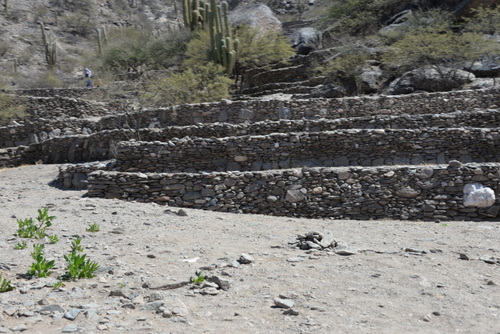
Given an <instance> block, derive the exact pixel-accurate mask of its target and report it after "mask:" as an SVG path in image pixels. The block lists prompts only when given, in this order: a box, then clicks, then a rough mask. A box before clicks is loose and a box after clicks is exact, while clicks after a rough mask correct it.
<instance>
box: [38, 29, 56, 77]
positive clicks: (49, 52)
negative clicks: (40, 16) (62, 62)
mask: <svg viewBox="0 0 500 334" xmlns="http://www.w3.org/2000/svg"><path fill="white" fill-rule="evenodd" d="M40 28H41V30H42V39H43V45H44V47H45V60H46V61H47V64H48V65H49V68H50V69H51V70H52V69H54V68H55V67H56V63H57V44H56V42H55V41H53V40H52V35H48V36H47V34H46V33H45V25H44V24H43V22H40Z"/></svg>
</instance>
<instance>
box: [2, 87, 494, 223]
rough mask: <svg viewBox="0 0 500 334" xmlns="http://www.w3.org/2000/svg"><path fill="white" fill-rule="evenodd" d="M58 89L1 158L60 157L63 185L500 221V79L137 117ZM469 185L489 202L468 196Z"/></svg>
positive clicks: (124, 194)
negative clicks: (488, 84) (499, 82)
mask: <svg viewBox="0 0 500 334" xmlns="http://www.w3.org/2000/svg"><path fill="white" fill-rule="evenodd" d="M58 93H59V94H56V93H55V92H53V91H52V92H50V93H49V94H47V95H51V96H43V92H40V91H39V92H37V93H36V94H33V95H30V96H31V97H30V98H29V100H30V101H31V102H30V106H31V107H30V108H29V113H31V115H32V116H33V117H31V118H29V121H28V120H27V121H25V122H16V124H12V125H9V126H7V127H4V128H0V144H1V147H2V148H0V163H1V164H3V165H4V166H16V165H19V164H24V163H37V162H38V163H58V164H60V163H64V164H63V165H61V167H60V173H59V176H58V177H57V181H58V183H59V185H60V186H62V187H65V188H87V191H88V196H91V197H102V198H119V199H123V200H128V201H138V202H149V201H153V202H156V203H159V204H163V205H169V206H173V207H188V208H196V209H204V210H214V211H225V212H236V213H258V214H268V215H280V216H293V217H306V218H329V219H388V218H389V219H409V220H488V219H491V220H498V217H499V212H500V204H499V203H498V200H497V199H496V197H498V194H499V191H500V190H499V186H498V183H499V181H500V164H499V162H500V160H499V159H500V150H499V145H498V140H499V139H500V130H499V127H498V125H499V116H500V111H499V109H498V106H499V94H498V88H490V89H483V90H466V91H452V92H441V93H422V94H409V95H402V96H364V97H350V98H341V99H302V100H300V99H298V100H295V99H294V100H290V99H282V98H279V97H278V96H276V97H275V98H272V97H268V98H266V99H265V100H264V99H251V100H243V101H222V102H219V103H202V104H193V105H182V106H176V107H171V108H163V109H156V110H145V111H143V112H140V113H139V112H135V113H134V112H128V113H124V112H123V111H122V110H120V108H119V105H118V104H115V103H113V102H112V101H102V102H96V101H92V100H89V99H88V98H87V99H82V98H81V97H78V96H76V97H75V95H78V91H76V92H65V91H60V92H58ZM64 93H68V94H70V93H71V94H73V95H72V96H70V97H63V96H62V95H63V94H64ZM19 94H22V92H19ZM34 95H37V96H36V97H35V96H34ZM470 184H479V185H480V186H481V187H485V188H487V189H489V190H487V191H486V193H487V195H488V198H487V199H486V200H483V201H479V202H477V200H476V202H473V204H472V205H471V204H470V203H472V202H470V201H469V202H466V203H464V200H467V196H468V192H464V189H465V190H466V189H468V188H470V187H471V186H469V185H470ZM478 188H479V187H478V186H474V189H478Z"/></svg>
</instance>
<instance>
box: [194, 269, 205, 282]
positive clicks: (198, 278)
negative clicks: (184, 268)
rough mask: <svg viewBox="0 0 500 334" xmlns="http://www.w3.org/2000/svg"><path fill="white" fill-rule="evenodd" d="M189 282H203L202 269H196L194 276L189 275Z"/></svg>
mask: <svg viewBox="0 0 500 334" xmlns="http://www.w3.org/2000/svg"><path fill="white" fill-rule="evenodd" d="M191 282H192V283H194V284H196V285H199V284H201V283H203V282H205V276H204V275H203V271H197V272H196V277H191Z"/></svg>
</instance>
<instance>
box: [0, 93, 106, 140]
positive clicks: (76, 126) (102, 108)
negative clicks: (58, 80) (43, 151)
mask: <svg viewBox="0 0 500 334" xmlns="http://www.w3.org/2000/svg"><path fill="white" fill-rule="evenodd" d="M22 99H23V103H24V105H25V106H26V114H27V115H28V117H26V119H24V120H17V121H16V122H12V124H10V125H9V126H5V127H0V147H15V146H20V145H29V144H32V143H38V142H42V141H45V140H47V139H51V138H57V137H62V136H69V135H74V134H90V133H93V132H96V131H99V130H101V126H100V124H99V123H98V122H97V121H98V120H99V119H100V117H101V116H102V115H105V114H109V113H111V111H110V108H109V106H108V105H107V104H105V103H98V102H90V101H85V100H78V99H75V98H67V97H61V96H56V97H23V98H22Z"/></svg>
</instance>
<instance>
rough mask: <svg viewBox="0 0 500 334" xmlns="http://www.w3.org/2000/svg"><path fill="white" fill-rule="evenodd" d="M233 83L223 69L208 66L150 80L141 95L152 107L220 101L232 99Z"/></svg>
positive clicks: (212, 65) (187, 69)
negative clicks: (231, 88)
mask: <svg viewBox="0 0 500 334" xmlns="http://www.w3.org/2000/svg"><path fill="white" fill-rule="evenodd" d="M232 83H233V80H231V79H229V78H228V77H227V76H225V74H224V68H223V67H222V66H220V65H217V64H213V63H206V64H205V65H202V66H197V67H196V68H186V69H185V70H183V71H182V72H180V73H175V74H171V75H169V76H167V77H163V78H158V79H152V80H150V81H149V82H148V83H147V85H146V90H145V91H144V92H143V93H142V94H141V96H142V98H143V100H145V101H148V103H149V104H150V105H152V106H153V105H154V106H171V105H178V104H185V103H200V102H208V101H219V100H221V99H224V98H229V97H230V87H231V85H232Z"/></svg>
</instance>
